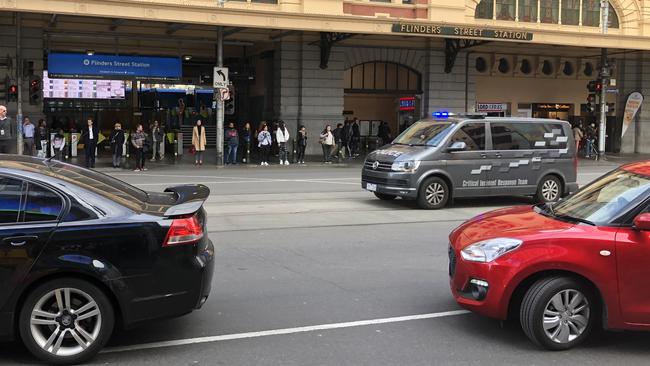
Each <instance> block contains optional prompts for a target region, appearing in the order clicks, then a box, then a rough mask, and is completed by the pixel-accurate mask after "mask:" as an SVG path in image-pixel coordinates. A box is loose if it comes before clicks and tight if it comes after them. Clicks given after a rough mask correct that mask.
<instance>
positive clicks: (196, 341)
mask: <svg viewBox="0 0 650 366" xmlns="http://www.w3.org/2000/svg"><path fill="white" fill-rule="evenodd" d="M468 313H469V311H467V310H453V311H443V312H440V313H429V314H419V315H408V316H398V317H393V318H380V319H369V320H359V321H352V322H344V323H330V324H321V325H312V326H306V327H296V328H284V329H273V330H265V331H261V332H247V333H237V334H225V335H219V336H210V337H197V338H187V339H178V340H173V341H162V342H153V343H144V344H135V345H132V346H122V347H111V348H106V349H104V350H103V351H102V352H101V353H118V352H129V351H141V350H149V349H157V348H166V347H177V346H186V345H193V344H202V343H214V342H223V341H232V340H236V339H251V338H260V337H269V336H276V335H287V334H296V333H307V332H315V331H321V330H332V329H342V328H354V327H364V326H369V325H378V324H389V323H401V322H406V321H412V320H423V319H435V318H444V317H450V316H458V315H464V314H468Z"/></svg>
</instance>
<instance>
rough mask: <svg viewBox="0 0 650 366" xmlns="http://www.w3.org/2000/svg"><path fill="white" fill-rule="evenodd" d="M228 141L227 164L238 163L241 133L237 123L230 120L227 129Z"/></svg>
mask: <svg viewBox="0 0 650 366" xmlns="http://www.w3.org/2000/svg"><path fill="white" fill-rule="evenodd" d="M225 136H226V143H227V144H228V153H227V155H226V165H228V164H233V165H236V164H237V149H239V133H238V132H237V129H236V128H235V124H234V123H232V122H230V123H229V124H228V128H227V129H226V134H225Z"/></svg>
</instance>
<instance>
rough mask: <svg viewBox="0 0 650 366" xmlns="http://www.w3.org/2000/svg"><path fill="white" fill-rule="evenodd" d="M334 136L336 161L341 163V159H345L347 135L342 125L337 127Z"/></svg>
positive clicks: (339, 124)
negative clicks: (345, 136)
mask: <svg viewBox="0 0 650 366" xmlns="http://www.w3.org/2000/svg"><path fill="white" fill-rule="evenodd" d="M332 135H334V145H335V147H334V150H335V151H336V159H337V160H338V161H339V162H341V159H342V158H344V157H345V139H344V137H343V136H344V135H345V133H344V130H343V124H342V123H338V124H337V125H336V128H335V129H334V131H332Z"/></svg>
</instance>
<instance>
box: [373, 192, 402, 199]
mask: <svg viewBox="0 0 650 366" xmlns="http://www.w3.org/2000/svg"><path fill="white" fill-rule="evenodd" d="M375 197H377V198H379V199H380V200H382V201H392V200H394V199H395V198H397V196H395V195H392V194H385V193H377V192H375Z"/></svg>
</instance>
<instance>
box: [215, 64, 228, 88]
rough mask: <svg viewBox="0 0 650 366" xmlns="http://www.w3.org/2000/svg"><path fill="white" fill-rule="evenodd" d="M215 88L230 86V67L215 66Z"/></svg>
mask: <svg viewBox="0 0 650 366" xmlns="http://www.w3.org/2000/svg"><path fill="white" fill-rule="evenodd" d="M213 82H214V88H215V89H224V88H228V84H229V81H228V68H227V67H215V68H214V76H213Z"/></svg>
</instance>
